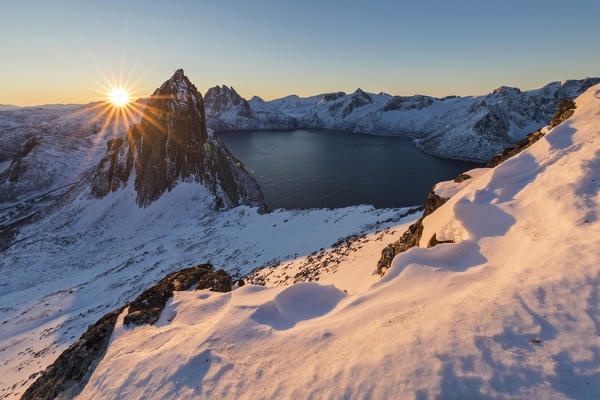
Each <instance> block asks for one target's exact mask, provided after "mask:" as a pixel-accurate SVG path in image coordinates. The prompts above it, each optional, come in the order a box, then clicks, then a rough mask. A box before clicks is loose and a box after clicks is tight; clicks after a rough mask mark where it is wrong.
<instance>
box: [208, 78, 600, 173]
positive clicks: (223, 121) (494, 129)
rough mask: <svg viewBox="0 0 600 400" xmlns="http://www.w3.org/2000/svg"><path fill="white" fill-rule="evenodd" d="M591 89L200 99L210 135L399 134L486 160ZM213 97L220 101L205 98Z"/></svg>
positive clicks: (443, 152) (562, 85) (439, 151)
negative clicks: (310, 131) (277, 131)
mask: <svg viewBox="0 0 600 400" xmlns="http://www.w3.org/2000/svg"><path fill="white" fill-rule="evenodd" d="M597 83H600V78H587V79H582V80H567V81H563V82H552V83H549V84H547V85H545V86H544V87H542V88H540V89H535V90H529V91H521V90H520V89H517V88H512V87H506V86H502V87H500V88H498V89H496V90H494V91H493V92H492V93H490V94H488V95H485V96H476V97H471V96H468V97H456V96H448V97H444V98H434V97H429V96H422V95H415V96H391V95H389V94H386V93H380V94H374V93H366V92H364V91H362V90H361V89H357V90H356V91H355V92H354V93H351V94H346V93H344V92H336V93H325V94H320V95H317V96H311V97H305V98H301V97H298V96H296V95H292V96H287V97H284V98H281V99H277V100H272V101H269V102H264V101H262V100H260V99H257V98H256V97H255V98H253V100H254V99H256V100H255V101H253V100H251V101H249V102H246V101H245V100H244V99H243V98H241V97H240V96H239V95H238V94H237V93H236V92H235V91H234V90H233V89H229V88H227V87H226V86H223V87H219V86H217V87H216V88H212V89H210V90H209V91H208V93H207V110H209V111H208V112H207V116H208V124H209V126H211V127H213V128H215V129H217V130H236V129H282V128H283V129H293V128H298V127H299V128H326V129H339V130H344V131H348V132H357V133H368V134H377V135H381V134H383V135H406V136H411V137H415V138H416V143H417V146H418V147H419V148H420V149H422V150H423V151H425V152H428V153H431V154H435V155H438V156H441V157H446V158H456V159H466V160H476V161H487V160H488V159H490V158H491V157H492V156H493V155H494V154H496V153H497V152H499V151H500V150H502V149H503V148H505V147H507V146H510V145H512V144H513V143H514V142H515V141H517V140H519V139H522V138H523V137H524V136H525V135H526V134H528V133H530V132H533V131H535V130H537V129H539V128H541V127H542V126H544V125H546V124H547V123H548V122H549V121H550V118H552V115H553V114H554V113H555V112H556V107H557V105H558V103H559V102H560V101H561V100H562V99H563V98H569V99H573V98H575V97H577V96H578V95H580V94H581V93H583V92H584V91H585V90H586V89H588V88H589V87H590V86H592V85H595V84H597ZM209 93H210V94H211V96H209ZM216 93H220V95H219V96H212V95H213V94H216ZM267 105H270V107H268V108H267ZM264 110H267V111H264Z"/></svg>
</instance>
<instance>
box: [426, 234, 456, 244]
mask: <svg viewBox="0 0 600 400" xmlns="http://www.w3.org/2000/svg"><path fill="white" fill-rule="evenodd" d="M442 243H454V240H437V238H436V234H435V233H434V234H433V236H432V237H431V239H429V243H428V244H427V247H435V246H437V245H438V244H442Z"/></svg>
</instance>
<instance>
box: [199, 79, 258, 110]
mask: <svg viewBox="0 0 600 400" xmlns="http://www.w3.org/2000/svg"><path fill="white" fill-rule="evenodd" d="M204 102H205V103H206V108H207V109H210V111H211V113H212V114H216V115H218V114H220V113H222V112H224V111H228V110H230V109H231V107H233V106H239V110H238V113H239V115H240V116H244V117H251V116H252V109H251V108H250V104H248V101H247V100H246V99H244V98H243V97H242V96H240V95H239V94H238V92H236V91H235V89H234V88H233V87H231V88H230V87H227V86H226V85H223V86H215V87H212V88H210V89H208V91H207V92H206V94H205V95H204Z"/></svg>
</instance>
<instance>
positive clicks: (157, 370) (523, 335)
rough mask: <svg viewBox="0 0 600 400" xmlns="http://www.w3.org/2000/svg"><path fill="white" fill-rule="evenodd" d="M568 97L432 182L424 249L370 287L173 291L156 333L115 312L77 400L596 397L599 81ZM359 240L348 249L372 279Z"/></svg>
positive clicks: (599, 390) (331, 278)
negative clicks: (491, 163) (500, 155)
mask: <svg viewBox="0 0 600 400" xmlns="http://www.w3.org/2000/svg"><path fill="white" fill-rule="evenodd" d="M575 102H576V105H577V107H576V109H575V111H574V114H573V116H572V117H571V118H569V119H568V120H566V121H565V122H563V123H562V124H560V125H558V126H556V127H554V128H551V129H548V130H547V133H546V134H545V135H544V136H543V137H541V138H540V139H539V140H538V141H537V142H535V143H533V144H532V145H531V146H530V147H528V148H526V149H525V150H523V151H522V152H520V153H519V154H517V155H515V156H514V157H512V158H510V159H508V160H506V161H504V162H503V163H501V164H500V165H498V166H497V167H495V168H490V169H482V170H478V171H470V172H471V173H472V175H471V174H469V175H470V176H471V178H469V179H459V181H460V182H455V183H456V185H453V184H444V185H441V186H440V188H439V191H440V193H444V194H446V195H449V196H451V197H450V198H449V200H448V201H446V202H445V203H444V204H443V205H441V206H440V207H439V208H438V209H437V210H435V211H434V212H433V213H431V214H429V215H427V216H426V217H425V218H424V219H423V234H422V237H421V242H420V246H419V247H414V248H412V249H410V250H408V251H406V252H404V253H402V254H400V255H399V256H397V257H396V258H395V259H394V260H393V263H392V267H391V269H390V270H389V271H388V273H387V274H386V275H385V276H384V277H383V278H382V279H381V280H380V281H377V282H375V283H374V284H373V285H371V286H365V285H360V284H358V285H354V287H352V288H350V290H347V289H346V287H345V286H346V285H347V284H349V282H348V281H347V279H346V278H345V277H344V274H343V273H340V274H339V275H338V274H336V273H333V274H329V275H328V277H327V284H326V285H322V284H320V283H315V282H310V283H300V284H296V285H287V284H286V283H285V282H282V284H283V286H277V287H262V286H254V285H251V284H246V285H245V286H243V287H241V288H237V289H234V290H233V291H232V292H231V293H214V292H213V293H211V292H208V291H205V292H175V293H174V297H173V299H172V300H170V301H169V302H168V303H167V305H166V307H165V310H164V311H163V313H162V315H161V318H160V319H159V321H158V322H157V323H156V324H155V325H154V326H149V325H146V326H141V327H136V328H134V329H128V328H126V327H125V326H124V325H123V315H121V316H120V317H119V319H118V320H117V324H116V327H115V330H114V332H113V336H112V338H111V343H110V345H109V347H108V349H107V352H106V355H105V357H104V359H103V360H102V361H101V362H100V363H99V364H98V366H97V368H96V369H95V370H94V372H93V374H92V376H91V377H90V380H89V383H88V384H87V385H86V387H85V388H84V389H83V391H82V393H81V395H80V398H82V399H116V398H119V397H122V396H124V395H126V396H127V397H128V398H133V399H136V398H178V399H191V398H241V399H244V398H418V399H421V398H439V399H471V398H491V399H523V398H544V399H545V398H550V399H573V398H577V399H579V398H581V399H585V398H587V399H592V398H598V397H600V383H599V382H600V373H599V371H600V331H599V329H600V328H599V327H600V304H599V302H598V298H599V289H598V287H599V285H600V253H599V252H598V249H599V248H600V219H599V213H600V131H599V127H600V85H597V86H594V87H592V88H590V89H589V90H588V91H586V92H585V93H584V94H583V95H581V96H580V97H578V98H577V99H576V101H575ZM403 224H404V229H405V226H406V225H405V224H406V222H403ZM433 235H436V237H437V239H438V240H439V241H446V240H447V241H452V243H442V244H438V245H437V246H435V247H433V248H428V245H429V242H430V238H431V237H433ZM365 238H370V242H366V241H362V242H361V241H360V240H357V241H355V242H353V243H357V246H354V245H350V246H348V248H351V249H353V250H352V253H353V255H352V260H351V262H352V263H353V265H355V266H356V267H357V268H358V270H360V271H362V273H363V274H364V275H363V279H365V280H372V279H373V278H372V273H373V270H374V264H373V253H372V246H371V244H372V243H371V242H373V241H374V239H375V238H376V236H365ZM359 243H362V244H363V246H364V247H362V248H361V247H360V245H359ZM363 251H364V252H365V253H363ZM367 253H368V254H370V255H369V256H368V257H365V260H366V261H368V262H369V265H370V266H371V267H370V268H364V266H363V267H362V268H360V267H358V266H359V265H360V261H357V260H359V259H360V255H361V254H367ZM334 254H335V253H334V252H329V253H328V255H327V256H333V255H334ZM375 255H376V254H375ZM367 259H368V260H367ZM349 261H350V260H349ZM286 266H288V264H287V263H284V264H281V265H280V266H279V267H275V270H277V269H279V268H281V270H280V272H282V273H284V272H285V270H284V268H285V267H286ZM337 271H340V272H341V271H344V272H348V271H349V270H348V269H346V268H345V267H344V265H343V263H342V264H340V265H338V266H337ZM274 274H277V275H278V276H282V274H278V273H277V272H276V271H271V275H274ZM283 277H284V276H283ZM338 278H339V279H338ZM360 279H361V274H360V273H356V274H355V275H354V280H355V281H360Z"/></svg>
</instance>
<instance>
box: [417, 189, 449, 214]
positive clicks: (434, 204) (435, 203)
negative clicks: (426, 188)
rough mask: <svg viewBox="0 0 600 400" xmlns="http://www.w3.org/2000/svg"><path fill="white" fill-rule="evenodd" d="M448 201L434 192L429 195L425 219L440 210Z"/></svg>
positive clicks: (426, 202)
mask: <svg viewBox="0 0 600 400" xmlns="http://www.w3.org/2000/svg"><path fill="white" fill-rule="evenodd" d="M447 201H448V199H446V198H443V197H440V196H438V195H437V194H436V193H435V192H434V191H433V190H432V191H431V192H429V194H428V195H427V200H425V211H424V212H423V218H425V217H426V216H428V215H429V214H431V213H432V212H434V211H435V210H437V209H438V208H440V207H441V206H442V205H443V204H444V203H445V202H447Z"/></svg>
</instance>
